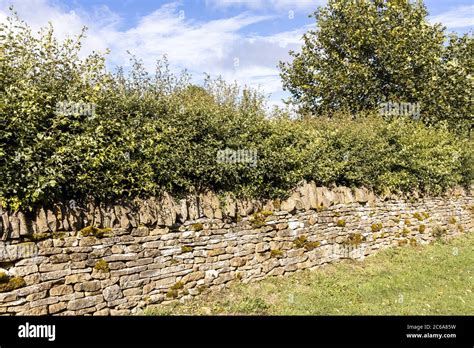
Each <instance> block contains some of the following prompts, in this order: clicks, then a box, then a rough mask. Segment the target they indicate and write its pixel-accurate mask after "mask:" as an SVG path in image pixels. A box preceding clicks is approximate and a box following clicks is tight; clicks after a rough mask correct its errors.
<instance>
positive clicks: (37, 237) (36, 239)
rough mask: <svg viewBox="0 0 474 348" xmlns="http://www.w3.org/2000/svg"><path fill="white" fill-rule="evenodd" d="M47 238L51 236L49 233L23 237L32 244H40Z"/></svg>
mask: <svg viewBox="0 0 474 348" xmlns="http://www.w3.org/2000/svg"><path fill="white" fill-rule="evenodd" d="M49 237H51V234H49V233H33V234H30V235H26V236H25V238H26V239H28V240H30V241H32V242H40V241H42V240H45V239H48V238H49Z"/></svg>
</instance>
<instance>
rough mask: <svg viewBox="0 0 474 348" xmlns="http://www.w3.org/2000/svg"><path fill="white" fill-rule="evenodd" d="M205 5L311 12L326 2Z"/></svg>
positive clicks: (248, 0) (223, 0)
mask: <svg viewBox="0 0 474 348" xmlns="http://www.w3.org/2000/svg"><path fill="white" fill-rule="evenodd" d="M206 4H207V5H208V6H212V7H215V8H228V7H246V8H249V9H252V10H265V9H267V10H276V11H289V10H293V11H309V12H311V11H315V10H316V9H317V7H318V6H320V5H324V4H326V0H206Z"/></svg>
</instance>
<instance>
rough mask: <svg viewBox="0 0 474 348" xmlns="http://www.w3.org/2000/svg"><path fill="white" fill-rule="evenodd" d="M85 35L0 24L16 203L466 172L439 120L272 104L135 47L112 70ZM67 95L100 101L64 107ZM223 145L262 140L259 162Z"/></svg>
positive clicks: (428, 179)
mask: <svg viewBox="0 0 474 348" xmlns="http://www.w3.org/2000/svg"><path fill="white" fill-rule="evenodd" d="M84 36H85V32H82V33H81V34H80V35H79V36H78V37H77V38H75V39H66V40H65V41H64V42H58V41H57V40H56V39H55V37H54V31H53V28H52V27H51V26H50V27H48V28H46V29H43V30H42V31H41V32H40V33H39V34H38V35H35V34H33V33H32V32H31V29H30V28H29V27H28V26H27V25H26V24H25V23H24V22H22V21H21V20H20V19H18V18H17V17H16V16H15V15H12V16H11V17H9V18H8V19H7V21H6V22H5V23H3V24H0V37H1V38H2V40H1V41H0V45H1V46H0V53H1V55H0V81H1V84H0V92H1V93H0V172H1V180H0V201H1V203H2V204H3V205H4V206H8V207H9V208H11V209H13V210H16V209H18V208H22V209H28V208H30V209H31V208H33V207H34V206H36V205H42V204H48V203H52V202H55V201H58V200H69V199H74V200H76V201H78V202H79V201H80V200H87V199H90V198H94V199H96V200H97V201H102V202H103V201H112V200H117V199H127V198H134V197H147V196H152V195H159V194H160V193H161V192H162V191H164V190H166V191H168V192H171V193H173V194H176V195H180V194H186V193H189V192H193V193H194V192H200V191H203V190H207V189H212V190H214V191H216V192H218V193H224V192H233V193H235V195H236V196H247V197H249V196H252V197H259V198H262V197H265V198H273V199H275V202H277V203H278V202H279V200H278V198H282V197H283V196H285V195H286V194H287V192H288V191H289V190H290V189H292V188H293V187H295V186H296V185H297V184H298V183H299V182H301V181H302V180H303V179H305V180H314V181H315V182H316V183H317V184H318V185H331V184H338V185H346V186H366V187H370V188H373V189H375V190H376V191H378V192H384V191H387V190H395V191H410V190H414V189H417V190H420V191H425V192H433V193H439V192H442V191H443V190H445V189H446V188H448V187H451V186H454V185H458V184H465V185H467V184H469V183H470V182H471V181H472V179H473V177H472V176H473V173H474V171H473V170H472V169H473V165H474V161H473V158H474V155H473V151H472V148H474V146H472V145H473V144H472V140H469V139H465V138H457V137H456V136H455V135H453V134H452V133H451V132H450V131H449V130H448V129H447V128H446V127H438V128H433V127H426V126H424V125H423V124H421V123H416V122H413V121H411V120H406V119H395V120H392V121H390V122H386V121H385V120H384V119H382V118H381V117H380V116H379V115H373V114H371V113H361V114H360V115H359V117H357V118H356V119H353V118H352V117H351V116H350V115H347V114H345V113H342V112H341V113H340V114H334V115H332V117H331V118H327V117H322V118H318V119H308V120H304V119H300V120H293V119H291V118H290V117H289V116H288V114H287V113H285V112H283V111H282V110H276V111H275V112H273V113H271V114H269V112H268V111H267V109H266V106H265V101H264V98H263V97H262V95H260V94H259V93H258V92H256V91H254V90H252V89H248V88H240V87H239V86H237V85H236V84H228V83H226V82H224V81H223V80H222V79H220V78H217V79H211V78H207V79H206V81H205V83H204V84H203V86H196V85H193V84H191V83H190V76H189V75H188V74H187V73H186V72H183V73H182V74H180V75H175V74H173V73H171V72H170V68H169V66H168V62H167V60H166V57H164V58H163V59H161V60H158V61H157V66H156V71H155V74H154V75H151V74H149V73H148V72H147V71H146V69H145V67H144V66H143V64H142V63H141V62H140V60H139V59H137V58H136V57H134V56H133V55H132V56H131V58H130V60H131V63H132V68H131V69H130V70H129V71H125V70H124V69H122V68H118V69H117V71H116V72H115V73H110V72H108V71H107V70H106V68H105V64H104V62H105V55H104V54H100V53H94V54H91V55H89V56H87V57H86V58H84V59H82V58H80V55H79V52H80V49H81V42H82V40H83V38H84ZM453 54H454V53H453ZM63 101H66V102H68V103H82V104H87V105H93V106H94V113H92V114H83V113H81V112H77V111H74V110H70V109H68V110H66V111H63V112H58V105H61V103H62V102H63ZM227 148H228V149H233V150H239V149H243V150H254V151H256V153H257V155H258V159H257V165H256V166H252V165H249V164H248V163H222V162H219V161H218V160H217V153H218V151H220V150H225V149H227ZM193 228H194V229H195V230H199V229H202V225H201V226H199V225H196V226H195V227H193Z"/></svg>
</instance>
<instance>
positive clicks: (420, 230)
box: [418, 225, 426, 233]
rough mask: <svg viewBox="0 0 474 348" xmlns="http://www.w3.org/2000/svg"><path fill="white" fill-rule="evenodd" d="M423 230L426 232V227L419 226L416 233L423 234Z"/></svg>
mask: <svg viewBox="0 0 474 348" xmlns="http://www.w3.org/2000/svg"><path fill="white" fill-rule="evenodd" d="M425 230H426V226H425V225H420V226H419V227H418V232H420V233H424V232H425Z"/></svg>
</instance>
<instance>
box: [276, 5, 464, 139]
mask: <svg viewBox="0 0 474 348" xmlns="http://www.w3.org/2000/svg"><path fill="white" fill-rule="evenodd" d="M427 15H428V12H427V10H426V7H425V6H424V5H423V3H422V2H421V1H418V2H416V3H412V2H410V1H406V0H405V1H404V0H398V1H383V0H372V1H340V0H339V1H338V0H329V1H328V4H327V6H325V7H320V8H319V9H318V10H317V11H316V12H314V14H313V15H312V16H313V17H314V18H315V19H316V22H317V28H316V29H315V30H310V31H308V32H307V33H306V34H305V35H304V37H303V38H304V44H303V47H302V49H301V52H299V53H295V52H293V51H292V52H290V54H291V55H292V56H293V58H294V59H293V61H292V62H289V63H284V62H280V69H281V77H282V79H283V85H284V88H285V89H286V90H288V91H289V92H290V93H291V94H292V97H291V99H290V102H291V103H294V104H296V105H297V106H298V107H299V109H300V111H301V112H302V113H303V114H308V113H310V114H313V115H320V114H324V113H330V112H334V111H336V110H344V111H349V112H352V113H356V112H358V111H360V110H364V109H378V108H379V106H380V104H381V103H384V102H395V103H401V102H404V103H419V106H420V110H421V115H420V117H421V118H422V119H423V120H424V121H425V122H426V123H428V124H433V123H437V122H439V121H441V120H447V121H448V123H449V124H450V125H451V126H452V127H454V128H458V129H463V130H466V129H470V128H472V121H473V119H472V111H473V110H472V102H471V100H470V99H471V98H470V95H471V88H472V72H473V61H472V59H471V57H472V51H473V41H472V39H471V38H469V37H468V36H467V35H465V36H463V37H457V36H456V35H454V34H453V35H451V36H450V38H449V42H447V40H448V37H447V36H446V35H445V28H444V27H442V26H441V25H440V24H434V25H431V24H430V23H428V21H427V18H426V17H427ZM446 44H447V45H446Z"/></svg>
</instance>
